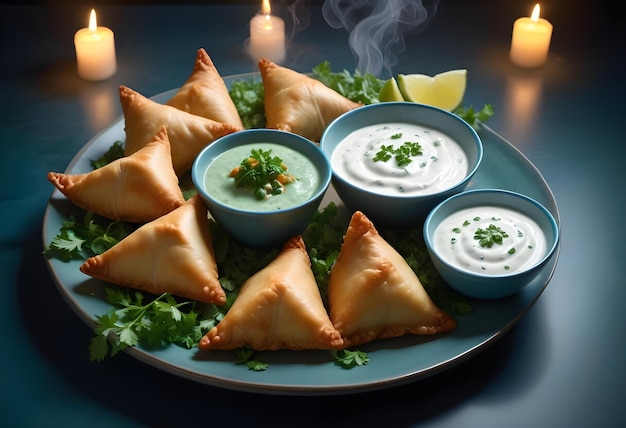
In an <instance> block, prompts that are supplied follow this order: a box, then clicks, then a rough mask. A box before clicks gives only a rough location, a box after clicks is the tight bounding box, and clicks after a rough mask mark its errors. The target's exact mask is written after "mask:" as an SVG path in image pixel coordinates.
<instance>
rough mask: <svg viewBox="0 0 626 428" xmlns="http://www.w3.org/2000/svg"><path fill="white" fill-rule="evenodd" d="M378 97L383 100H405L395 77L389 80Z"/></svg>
mask: <svg viewBox="0 0 626 428" xmlns="http://www.w3.org/2000/svg"><path fill="white" fill-rule="evenodd" d="M378 99H379V100H380V101H382V102H385V101H404V97H403V96H402V93H401V92H400V88H398V82H397V81H396V79H395V78H394V77H392V78H391V79H389V80H387V81H386V82H385V84H384V85H383V87H382V88H380V93H379V94H378Z"/></svg>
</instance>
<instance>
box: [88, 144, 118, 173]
mask: <svg viewBox="0 0 626 428" xmlns="http://www.w3.org/2000/svg"><path fill="white" fill-rule="evenodd" d="M123 157H124V147H123V146H122V142H121V141H116V142H114V143H113V145H112V146H111V147H109V150H107V151H106V153H105V154H103V155H102V156H100V157H99V158H98V159H92V160H91V166H92V168H93V169H98V168H101V167H103V166H105V165H106V164H108V163H111V162H113V161H114V160H116V159H120V158H123Z"/></svg>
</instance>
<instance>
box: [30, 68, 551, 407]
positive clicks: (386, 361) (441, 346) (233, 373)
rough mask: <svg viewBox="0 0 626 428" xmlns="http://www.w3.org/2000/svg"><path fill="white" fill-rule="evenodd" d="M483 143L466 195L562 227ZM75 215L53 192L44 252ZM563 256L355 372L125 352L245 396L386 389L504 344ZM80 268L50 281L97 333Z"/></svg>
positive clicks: (95, 284) (95, 146)
mask: <svg viewBox="0 0 626 428" xmlns="http://www.w3.org/2000/svg"><path fill="white" fill-rule="evenodd" d="M253 77H254V78H258V74H257V75H251V74H247V75H238V76H230V77H227V78H225V80H226V83H227V84H231V83H232V82H235V81H237V80H242V79H250V78H253ZM173 93H174V90H173V91H168V92H165V93H162V94H159V95H157V96H155V97H154V100H155V101H157V102H164V101H166V100H167V99H169V98H170V97H171V96H172V95H173ZM480 136H481V138H482V141H483V144H484V157H483V161H482V164H481V166H480V168H479V169H478V171H477V172H476V174H475V175H474V177H473V179H472V181H471V182H470V184H469V186H468V189H477V188H493V187H497V188H502V189H509V190H513V191H515V192H519V193H523V194H525V195H528V196H530V197H532V198H534V199H536V200H537V201H538V202H540V203H541V204H543V205H544V206H545V207H546V208H547V209H548V210H550V212H551V213H552V214H553V215H554V217H555V218H556V220H557V223H559V225H560V218H559V213H558V207H557V204H556V201H555V199H554V195H553V194H552V191H551V190H550V188H549V187H548V185H547V184H546V182H545V180H544V179H543V177H542V176H541V174H540V173H539V171H538V170H537V169H536V168H535V167H534V166H533V164H532V163H531V162H530V161H529V160H528V159H527V158H526V157H525V156H524V155H523V154H522V153H521V152H519V151H518V150H517V149H516V148H515V147H513V146H512V145H511V144H510V143H508V142H507V141H505V140H504V139H503V138H502V137H500V136H499V135H497V134H496V133H494V132H493V131H492V130H490V129H489V128H486V127H485V128H484V129H482V130H481V131H480ZM124 137H125V135H124V120H123V117H120V118H118V119H117V120H116V121H115V122H114V123H112V124H111V125H110V127H108V128H107V129H106V130H104V131H103V132H101V133H100V134H98V135H96V136H95V137H94V138H93V139H92V140H91V141H89V142H88V143H87V144H86V145H85V146H84V147H83V149H82V150H80V151H79V152H78V153H77V154H76V156H75V157H74V159H73V160H72V162H71V163H70V165H69V166H68V168H67V170H66V172H68V173H74V174H75V173H80V172H87V171H89V170H91V166H90V163H89V162H90V160H91V159H95V158H98V157H100V156H101V155H102V154H103V153H104V152H105V151H106V150H108V148H109V147H110V146H111V144H113V142H115V141H117V140H120V141H124ZM329 201H335V202H336V203H337V204H338V205H340V206H341V202H340V200H339V199H338V197H337V195H336V193H335V192H334V190H333V189H332V187H331V188H330V189H329V191H328V192H327V194H326V196H325V198H324V200H323V201H322V203H321V205H320V207H324V206H326V204H327V203H328V202H329ZM72 212H77V209H76V208H75V207H74V206H73V204H72V203H71V202H69V201H68V200H67V199H66V198H65V197H64V196H63V195H62V194H61V193H60V192H58V191H56V190H55V191H54V192H53V193H52V195H51V197H50V200H49V203H48V206H47V209H46V213H45V216H44V219H43V245H44V248H45V247H47V246H48V245H49V243H50V241H51V240H52V239H53V238H54V236H55V235H56V234H57V233H58V231H59V229H60V227H61V224H62V222H63V221H65V220H67V219H69V216H70V214H71V213H72ZM558 256H559V249H558V248H557V251H555V252H554V255H553V256H552V258H551V259H550V260H549V261H548V263H547V265H546V266H545V268H544V269H543V270H542V271H541V272H540V273H539V275H538V276H537V278H536V279H535V280H534V281H533V282H532V283H531V284H529V285H528V286H527V287H526V288H524V290H523V291H522V292H520V293H518V294H516V295H514V296H511V297H509V298H506V299H504V300H497V301H474V302H473V304H474V312H473V313H472V314H471V315H468V316H457V317H456V319H457V321H458V327H457V328H456V329H455V330H454V331H452V332H451V333H449V334H446V335H444V336H441V337H437V338H435V339H432V338H430V339H427V338H424V337H418V336H404V337H400V338H395V339H387V340H381V341H376V342H373V343H370V344H367V345H365V346H362V347H360V349H362V350H363V351H366V352H368V354H369V357H370V362H369V364H367V365H366V366H363V367H357V368H353V369H350V370H345V369H342V368H340V367H338V366H336V365H335V364H334V362H333V360H332V358H331V356H330V353H329V352H327V351H297V352H296V351H277V352H266V353H262V354H260V355H259V358H260V359H261V360H262V361H264V362H267V363H269V368H268V369H267V370H265V371H261V372H254V371H251V370H248V369H247V367H246V366H245V365H237V364H235V362H234V361H235V358H234V355H233V354H232V353H230V352H222V351H214V352H204V351H199V350H198V349H191V350H188V349H184V348H182V347H178V346H170V347H167V348H164V349H157V350H152V349H151V350H147V349H142V348H141V347H136V348H129V349H127V351H126V352H128V353H129V354H130V355H132V356H133V357H135V358H137V359H139V360H141V361H143V362H145V363H147V364H150V365H151V366H154V367H156V368H159V369H161V370H163V371H166V372H168V373H172V374H174V375H177V376H181V377H183V378H187V379H190V380H193V381H197V382H201V383H205V384H209V385H213V386H218V387H223V388H228V389H234V390H241V391H247V392H256V393H266V394H296V395H331V394H342V393H349V392H360V391H368V390H375V389H382V388H387V387H391V386H394V385H399V384H403V383H408V382H414V381H417V380H419V379H423V378H426V377H428V376H431V375H434V374H436V373H438V372H441V371H443V370H446V369H449V368H451V367H453V366H454V365H456V364H459V363H461V362H463V361H465V360H466V359H468V358H470V357H471V356H473V355H476V354H477V353H479V352H481V351H482V350H483V349H485V348H486V347H487V346H489V345H490V344H491V343H493V342H494V341H495V340H497V339H498V338H500V337H502V335H504V334H505V333H506V332H507V331H508V330H509V329H510V328H511V327H513V326H514V325H515V324H516V323H517V321H518V320H519V319H520V318H521V317H522V316H523V315H524V313H526V311H527V310H528V309H529V308H530V307H531V306H532V305H533V303H534V302H535V301H536V300H537V299H538V298H539V296H540V295H541V293H542V292H543V290H544V289H545V287H546V286H547V285H548V282H549V281H550V279H551V277H552V274H553V273H554V269H555V267H556V263H557V260H558ZM80 264H81V262H79V261H72V262H69V263H65V262H62V261H59V260H57V259H51V260H48V267H49V270H50V273H51V275H52V277H53V279H54V281H55V282H56V284H57V286H58V288H59V291H60V292H61V294H62V295H63V297H64V298H65V300H66V301H67V303H68V304H69V305H70V306H71V307H72V309H73V310H74V311H75V312H76V313H77V314H78V316H79V317H80V318H81V319H82V320H83V321H85V322H86V323H87V324H88V325H89V326H92V327H93V325H94V322H95V317H96V315H103V314H105V313H107V312H108V311H109V310H110V309H111V306H110V305H109V304H108V303H107V302H106V300H105V298H104V287H105V285H106V284H105V283H104V282H102V281H99V280H96V279H93V278H90V277H88V276H86V275H84V274H82V273H81V272H80V271H79V269H78V268H79V266H80ZM113 358H114V357H113Z"/></svg>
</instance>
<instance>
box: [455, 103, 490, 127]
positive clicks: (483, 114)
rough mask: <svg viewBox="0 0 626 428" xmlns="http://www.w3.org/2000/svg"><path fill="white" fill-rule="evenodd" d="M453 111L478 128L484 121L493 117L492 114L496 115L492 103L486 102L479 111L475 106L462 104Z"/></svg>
mask: <svg viewBox="0 0 626 428" xmlns="http://www.w3.org/2000/svg"><path fill="white" fill-rule="evenodd" d="M453 113H454V114H456V115H457V116H459V117H460V118H461V119H463V120H464V121H466V122H467V123H469V125H470V126H471V127H472V128H474V129H476V130H478V129H480V127H481V126H482V124H483V123H485V122H487V121H488V120H489V119H491V116H493V115H494V110H493V106H492V105H491V104H485V105H484V106H483V108H482V109H481V110H479V111H475V110H474V107H473V106H469V107H467V108H465V107H463V106H460V107H457V108H456V109H455V110H454V112H453Z"/></svg>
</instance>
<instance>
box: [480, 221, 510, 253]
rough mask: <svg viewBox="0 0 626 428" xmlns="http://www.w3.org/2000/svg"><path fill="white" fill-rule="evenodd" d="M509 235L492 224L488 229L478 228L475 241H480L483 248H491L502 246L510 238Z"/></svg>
mask: <svg viewBox="0 0 626 428" xmlns="http://www.w3.org/2000/svg"><path fill="white" fill-rule="evenodd" d="M508 237H509V234H508V233H506V232H505V231H504V230H502V229H501V228H500V227H498V226H496V225H495V224H493V223H491V224H490V225H489V226H487V228H486V229H483V228H482V227H480V228H478V229H477V230H476V232H475V233H474V240H476V241H478V244H479V245H480V246H481V247H487V248H491V247H492V246H493V244H499V245H502V241H503V239H504V238H508Z"/></svg>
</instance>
